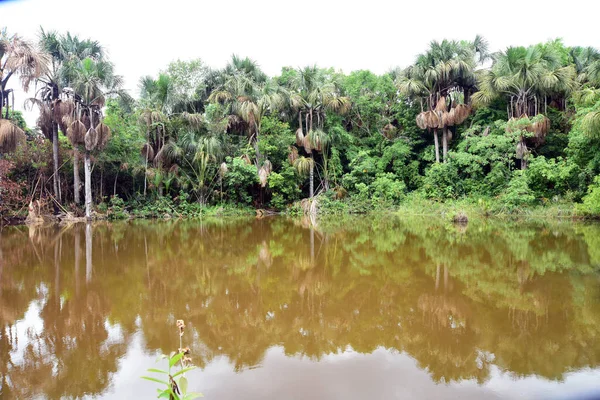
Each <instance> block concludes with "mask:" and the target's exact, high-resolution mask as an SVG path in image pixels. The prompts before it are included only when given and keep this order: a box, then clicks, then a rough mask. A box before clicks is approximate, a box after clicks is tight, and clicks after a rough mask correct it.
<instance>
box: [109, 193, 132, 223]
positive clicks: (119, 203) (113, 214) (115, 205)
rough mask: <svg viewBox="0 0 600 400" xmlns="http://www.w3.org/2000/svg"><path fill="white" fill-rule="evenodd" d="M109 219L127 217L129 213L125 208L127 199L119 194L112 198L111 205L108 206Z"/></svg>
mask: <svg viewBox="0 0 600 400" xmlns="http://www.w3.org/2000/svg"><path fill="white" fill-rule="evenodd" d="M108 218H109V219H127V218H129V213H128V212H127V211H126V210H125V201H123V199H121V198H120V197H118V196H113V197H111V199H110V207H108Z"/></svg>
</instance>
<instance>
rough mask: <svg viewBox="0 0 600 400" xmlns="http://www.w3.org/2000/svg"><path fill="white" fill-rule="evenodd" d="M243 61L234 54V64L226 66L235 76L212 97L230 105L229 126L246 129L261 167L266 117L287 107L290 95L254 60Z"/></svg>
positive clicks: (256, 159)
mask: <svg viewBox="0 0 600 400" xmlns="http://www.w3.org/2000/svg"><path fill="white" fill-rule="evenodd" d="M242 61H243V62H242ZM242 61H239V59H237V58H236V57H235V56H234V59H233V61H232V64H230V65H228V67H226V69H225V71H226V73H227V74H231V75H230V76H229V77H228V78H227V80H226V81H224V82H223V83H222V84H221V85H220V87H219V88H218V89H217V90H215V91H213V92H212V93H211V95H210V97H209V100H210V101H212V102H218V103H221V104H225V105H227V106H228V107H229V110H230V118H229V120H230V124H229V129H230V130H235V129H241V130H243V131H245V133H246V134H247V136H248V140H249V143H250V144H251V145H252V146H253V147H254V151H255V160H254V162H255V164H256V166H257V168H258V166H259V165H260V164H262V162H263V160H262V155H261V154H260V151H259V147H258V142H259V139H260V133H261V127H262V125H261V124H262V119H263V117H264V116H265V115H267V114H268V113H275V112H277V110H279V109H280V108H281V107H283V106H284V104H285V100H286V97H285V93H284V92H283V90H282V88H281V87H279V86H278V85H277V84H276V83H275V82H274V81H273V80H269V79H266V77H264V74H263V73H262V72H261V71H257V70H256V66H255V65H254V64H253V63H252V62H251V61H250V60H248V59H245V60H242ZM239 64H241V65H239ZM232 65H233V66H232Z"/></svg>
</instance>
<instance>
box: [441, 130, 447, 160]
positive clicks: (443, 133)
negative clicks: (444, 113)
mask: <svg viewBox="0 0 600 400" xmlns="http://www.w3.org/2000/svg"><path fill="white" fill-rule="evenodd" d="M442 148H443V152H444V162H447V161H448V127H446V126H445V127H444V130H443V131H442Z"/></svg>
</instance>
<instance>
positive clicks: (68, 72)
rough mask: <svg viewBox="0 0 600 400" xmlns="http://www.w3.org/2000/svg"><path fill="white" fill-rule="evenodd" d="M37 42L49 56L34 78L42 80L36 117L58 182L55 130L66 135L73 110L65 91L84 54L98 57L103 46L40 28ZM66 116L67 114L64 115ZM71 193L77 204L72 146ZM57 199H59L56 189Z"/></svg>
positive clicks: (78, 179)
mask: <svg viewBox="0 0 600 400" xmlns="http://www.w3.org/2000/svg"><path fill="white" fill-rule="evenodd" d="M39 44H40V47H41V48H42V49H44V51H46V52H47V53H48V54H49V55H50V56H51V58H50V63H49V68H48V70H47V71H46V73H45V74H43V75H42V76H40V77H39V78H38V79H37V80H38V83H41V84H42V87H41V89H40V90H39V92H38V93H37V94H36V95H37V97H38V99H39V100H40V102H37V104H38V106H39V107H40V113H41V118H40V120H39V121H38V125H39V126H40V128H41V130H42V132H44V133H45V134H46V136H47V137H48V138H49V139H50V140H51V141H52V150H53V158H54V167H55V171H54V177H55V178H56V180H57V182H58V185H59V186H60V180H59V174H58V130H59V128H60V130H61V131H62V132H63V134H65V135H66V133H67V128H68V127H67V124H66V122H65V121H63V119H64V118H65V117H69V115H70V114H71V113H72V112H73V109H74V107H73V103H72V102H70V101H69V99H68V98H69V93H70V90H71V86H72V84H73V81H74V80H75V78H76V69H77V66H78V65H79V63H80V62H81V61H82V60H84V59H85V58H90V59H93V60H101V59H102V58H103V57H104V49H103V48H102V46H101V45H100V44H99V43H98V42H97V41H94V40H91V39H85V40H81V39H79V37H77V36H73V35H71V34H70V33H69V32H67V33H66V34H65V35H59V34H58V33H57V32H54V31H44V30H43V29H41V30H40V34H39ZM67 120H68V118H67ZM73 182H74V185H73V186H74V188H73V194H74V201H75V204H80V203H81V200H80V191H81V177H80V175H79V151H78V149H77V146H73ZM58 194H59V197H58V200H59V201H60V200H61V196H60V189H59V191H58Z"/></svg>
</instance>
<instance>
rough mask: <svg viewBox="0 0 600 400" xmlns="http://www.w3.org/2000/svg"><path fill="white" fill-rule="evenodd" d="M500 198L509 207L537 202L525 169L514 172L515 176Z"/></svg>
mask: <svg viewBox="0 0 600 400" xmlns="http://www.w3.org/2000/svg"><path fill="white" fill-rule="evenodd" d="M500 200H501V201H502V203H504V204H505V205H506V206H508V207H509V208H516V207H521V206H528V205H532V204H533V203H534V202H535V196H534V195H533V191H532V190H531V189H530V188H529V184H528V183H527V176H526V175H525V173H524V171H521V170H517V171H514V172H513V177H512V179H511V180H510V182H509V183H508V187H507V188H506V190H505V191H504V193H503V194H502V195H501V196H500Z"/></svg>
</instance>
